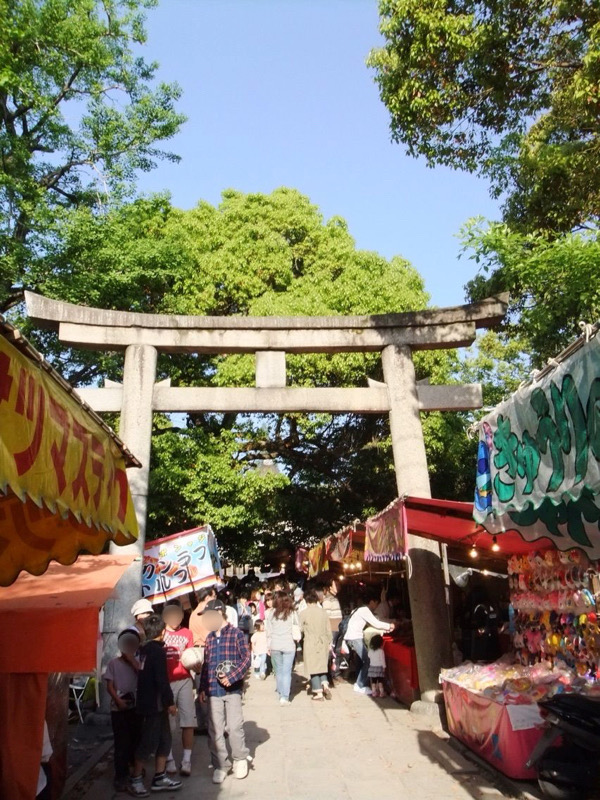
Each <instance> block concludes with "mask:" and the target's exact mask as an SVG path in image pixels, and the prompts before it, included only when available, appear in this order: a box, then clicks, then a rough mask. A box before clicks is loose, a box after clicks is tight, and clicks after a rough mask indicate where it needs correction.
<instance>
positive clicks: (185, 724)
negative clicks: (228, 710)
mask: <svg viewBox="0 0 600 800" xmlns="http://www.w3.org/2000/svg"><path fill="white" fill-rule="evenodd" d="M162 618H163V620H164V622H165V625H166V626H167V627H166V630H165V635H164V639H163V641H164V643H165V647H166V650H167V672H168V675H169V681H170V683H171V689H172V690H173V697H174V700H175V705H176V706H177V712H178V714H179V727H180V728H181V743H182V745H183V757H182V760H181V769H180V770H179V771H180V773H181V774H182V775H191V772H192V746H193V744H194V728H195V727H196V706H195V702H194V684H193V682H192V676H191V675H190V673H189V672H188V671H187V669H186V668H185V667H184V666H183V664H182V663H181V654H182V653H183V651H184V650H186V649H187V648H188V647H192V646H193V644H194V638H193V636H192V632H191V631H190V629H189V628H182V627H181V623H182V622H183V608H182V607H181V605H180V604H179V603H178V602H177V600H174V601H171V602H170V603H167V605H166V606H165V607H164V609H163V613H162ZM167 772H168V773H170V774H174V773H176V772H177V766H176V764H175V759H174V758H173V751H172V750H171V752H170V753H169V757H168V759H167Z"/></svg>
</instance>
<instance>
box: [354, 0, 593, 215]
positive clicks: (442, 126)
mask: <svg viewBox="0 0 600 800" xmlns="http://www.w3.org/2000/svg"><path fill="white" fill-rule="evenodd" d="M379 9H380V19H381V22H380V30H381V33H382V35H383V38H384V44H383V46H382V47H380V48H378V49H376V50H373V51H372V52H371V54H370V56H369V59H368V64H369V66H370V67H372V68H374V69H375V71H376V82H377V84H378V86H379V90H380V96H381V99H382V101H383V103H384V104H385V105H386V107H387V109H388V110H389V112H390V117H391V132H392V137H393V139H394V140H395V141H397V142H401V143H403V144H404V145H405V146H406V148H407V150H408V152H409V153H411V154H412V155H415V156H417V155H422V156H425V158H426V159H427V161H428V163H429V164H430V165H434V164H445V165H448V166H451V167H455V168H460V169H466V170H469V171H471V172H479V173H481V174H483V175H485V176H487V177H488V178H490V179H491V181H492V187H493V191H494V193H495V194H496V195H498V196H499V195H504V196H505V197H506V204H505V219H506V220H507V221H510V222H511V223H512V224H513V226H518V227H519V228H520V229H522V230H525V231H531V230H537V229H544V230H551V231H570V230H572V229H574V228H576V227H578V226H583V225H593V226H595V225H596V224H597V221H598V217H599V214H600V167H599V164H600V158H599V156H600V136H599V134H600V5H599V4H598V3H597V2H595V0H567V1H566V2H564V0H541V2H534V1H533V0H478V2H474V1H473V0H448V2H441V0H380V2H379Z"/></svg>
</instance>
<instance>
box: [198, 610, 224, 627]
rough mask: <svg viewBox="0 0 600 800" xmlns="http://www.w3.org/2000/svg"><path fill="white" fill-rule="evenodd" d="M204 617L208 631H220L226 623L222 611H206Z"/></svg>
mask: <svg viewBox="0 0 600 800" xmlns="http://www.w3.org/2000/svg"><path fill="white" fill-rule="evenodd" d="M202 616H203V618H204V624H205V626H206V629H207V630H209V631H218V630H219V628H220V627H221V625H222V624H223V621H224V619H223V614H221V612H220V611H205V612H204V614H203V615H202Z"/></svg>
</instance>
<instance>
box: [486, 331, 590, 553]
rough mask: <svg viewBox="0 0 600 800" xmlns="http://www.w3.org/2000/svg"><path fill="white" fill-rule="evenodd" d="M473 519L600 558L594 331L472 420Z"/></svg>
mask: <svg viewBox="0 0 600 800" xmlns="http://www.w3.org/2000/svg"><path fill="white" fill-rule="evenodd" d="M478 427H479V434H480V440H479V445H478V451H477V488H476V492H475V509H474V516H475V519H476V520H477V521H478V522H479V523H480V524H481V525H483V526H484V527H485V528H486V529H487V530H488V531H490V532H491V533H500V532H502V531H505V530H511V529H518V530H519V531H520V533H521V534H522V536H523V537H524V538H525V539H527V540H528V541H536V540H537V539H539V538H540V537H541V536H544V537H548V538H549V539H551V540H552V543H553V546H554V547H556V548H558V549H560V550H569V549H571V548H573V547H579V548H581V549H582V550H584V551H585V552H586V553H587V555H588V556H589V557H590V558H592V559H596V558H600V335H598V326H595V327H593V326H589V328H588V330H587V331H586V334H585V335H584V336H582V337H581V338H580V339H578V340H577V341H576V342H574V343H573V344H572V345H570V346H569V348H567V349H566V350H565V351H564V352H563V353H561V354H560V355H559V356H558V357H557V358H556V359H553V360H552V363H551V364H549V365H548V367H546V368H545V369H544V370H543V371H542V372H541V373H540V374H537V375H535V376H534V378H533V380H532V381H531V382H530V383H529V384H527V385H525V386H523V387H521V388H520V389H519V390H518V391H517V392H515V393H514V394H513V395H512V396H511V397H510V398H509V399H508V400H506V401H505V402H503V403H501V404H500V405H498V406H497V407H496V408H495V409H494V410H493V411H492V412H491V413H490V414H488V415H487V416H486V417H484V418H483V420H481V421H480V422H479V423H478Z"/></svg>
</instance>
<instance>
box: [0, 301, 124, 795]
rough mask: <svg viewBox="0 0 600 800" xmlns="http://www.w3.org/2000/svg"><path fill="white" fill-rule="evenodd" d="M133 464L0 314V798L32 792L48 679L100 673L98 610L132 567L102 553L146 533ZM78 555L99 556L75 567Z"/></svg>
mask: <svg viewBox="0 0 600 800" xmlns="http://www.w3.org/2000/svg"><path fill="white" fill-rule="evenodd" d="M128 466H139V463H138V462H137V461H136V459H135V458H134V457H133V456H132V455H131V453H130V452H129V451H128V450H127V449H126V448H125V447H124V445H123V444H122V443H121V442H120V441H119V440H118V438H117V437H116V436H115V434H114V433H113V432H112V430H111V429H110V428H109V427H108V426H107V425H106V424H105V423H104V422H103V421H102V419H101V418H100V417H99V416H98V415H96V414H95V413H94V412H93V411H92V410H91V409H90V408H89V407H88V406H86V405H85V404H84V403H83V402H82V401H81V400H80V399H79V398H78V396H77V394H76V393H75V392H74V391H73V389H72V387H71V386H69V384H68V383H67V382H66V381H64V380H63V379H62V378H61V377H60V375H58V373H56V372H55V371H54V370H53V369H52V368H51V367H50V365H49V364H47V363H46V362H45V361H44V359H43V358H42V356H41V355H40V354H39V353H38V352H37V351H36V350H35V349H34V348H33V347H32V346H31V345H30V344H29V342H27V340H26V339H25V338H24V337H23V336H22V335H21V334H20V333H19V331H18V330H16V329H15V328H14V327H13V326H11V325H9V324H8V323H7V322H6V321H5V320H4V319H3V318H2V317H0V587H8V588H0V618H1V619H0V623H1V625H2V630H3V632H4V637H3V646H2V651H1V652H0V797H6V798H10V800H31V798H33V797H35V795H36V784H37V779H38V773H39V765H40V758H41V752H42V738H43V725H44V718H45V713H46V699H47V686H48V677H49V674H50V673H53V672H71V671H73V672H74V671H80V670H83V671H89V670H91V669H93V668H94V667H95V665H96V653H97V642H98V610H99V607H100V606H101V605H102V603H103V602H104V600H105V599H106V597H108V595H109V594H110V592H111V591H112V589H113V587H114V585H115V583H116V582H117V580H118V579H119V576H120V575H121V573H122V572H123V571H124V570H125V569H126V568H127V565H128V564H129V563H130V561H131V558H128V559H127V560H126V561H119V560H118V559H117V560H115V559H112V560H109V561H107V560H106V559H105V558H103V557H101V556H99V555H96V554H100V553H101V552H102V551H103V550H104V548H105V546H106V545H107V543H108V542H109V541H113V542H116V543H117V544H130V543H132V542H134V541H135V539H136V538H137V533H138V528H137V521H136V516H135V511H134V508H133V503H132V500H131V496H130V493H129V487H128V483H127V475H126V467H128ZM81 552H86V553H88V554H94V557H92V556H89V557H88V558H86V559H84V561H82V562H78V563H77V564H76V565H73V562H74V561H75V560H76V559H77V557H78V555H79V554H80V553H81ZM52 561H58V562H60V564H61V565H73V566H59V565H57V564H53V565H51V566H50V568H49V566H48V565H49V564H50V562H52ZM22 572H27V573H30V574H29V575H26V574H20V573H22ZM44 573H45V574H44ZM32 575H35V576H41V577H35V578H34V577H31V576H32ZM11 584H12V585H11ZM64 713H65V718H66V713H67V709H66V707H65V709H64Z"/></svg>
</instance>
